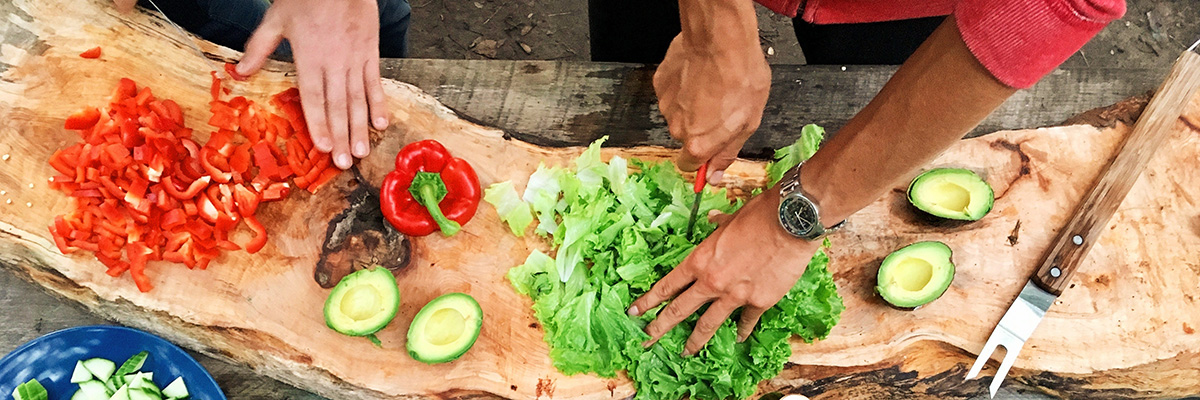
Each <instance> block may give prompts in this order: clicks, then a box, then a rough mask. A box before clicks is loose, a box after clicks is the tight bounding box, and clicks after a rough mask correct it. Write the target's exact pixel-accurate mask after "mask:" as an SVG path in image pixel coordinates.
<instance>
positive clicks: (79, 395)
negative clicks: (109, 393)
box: [71, 389, 107, 400]
mask: <svg viewBox="0 0 1200 400" xmlns="http://www.w3.org/2000/svg"><path fill="white" fill-rule="evenodd" d="M106 398H107V397H106ZM71 400H92V398H91V397H88V395H87V393H84V391H83V389H79V390H76V391H75V394H73V395H71Z"/></svg>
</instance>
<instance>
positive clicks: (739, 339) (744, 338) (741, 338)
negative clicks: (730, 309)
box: [737, 335, 746, 343]
mask: <svg viewBox="0 0 1200 400" xmlns="http://www.w3.org/2000/svg"><path fill="white" fill-rule="evenodd" d="M745 341H746V336H742V335H738V338H737V342H738V343H741V342H745Z"/></svg>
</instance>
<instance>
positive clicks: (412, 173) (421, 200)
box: [380, 140, 481, 236]
mask: <svg viewBox="0 0 1200 400" xmlns="http://www.w3.org/2000/svg"><path fill="white" fill-rule="evenodd" d="M480 197H481V189H480V187H479V178H478V177H477V176H476V175H475V170H474V169H472V168H471V165H470V164H468V163H467V162H466V161H465V160H463V159H460V158H454V157H453V156H451V155H450V152H449V151H447V150H446V148H445V147H444V146H442V145H441V143H438V142H437V141H434V140H423V141H420V142H414V143H410V144H408V145H407V146H404V148H403V149H401V150H400V153H399V154H396V170H395V171H392V172H391V173H389V174H388V175H387V176H386V177H385V178H384V180H383V186H382V188H380V207H381V209H382V211H383V216H384V218H386V219H387V220H388V222H389V223H391V224H392V226H393V227H395V228H396V230H399V231H400V232H401V233H404V234H406V235H410V236H425V235H428V234H430V233H433V231H434V230H435V229H440V230H441V231H442V234H443V235H445V236H450V235H453V234H454V233H456V232H458V230H459V229H460V228H461V224H465V223H467V221H469V220H470V219H471V217H473V216H474V215H475V209H476V208H477V207H478V206H479V199H480Z"/></svg>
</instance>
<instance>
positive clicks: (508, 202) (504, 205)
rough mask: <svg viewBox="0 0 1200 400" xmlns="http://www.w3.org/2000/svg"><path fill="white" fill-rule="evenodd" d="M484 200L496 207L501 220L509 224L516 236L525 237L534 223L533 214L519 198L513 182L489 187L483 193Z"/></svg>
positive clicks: (527, 205)
mask: <svg viewBox="0 0 1200 400" xmlns="http://www.w3.org/2000/svg"><path fill="white" fill-rule="evenodd" d="M483 200H484V201H486V202H488V203H490V204H491V205H492V206H493V207H496V213H497V214H500V220H501V221H504V222H505V223H507V224H508V229H510V230H512V233H513V234H514V235H517V236H518V237H521V236H525V228H526V227H528V226H529V224H530V223H531V222H533V214H532V213H530V211H529V204H526V203H525V202H524V201H521V197H520V196H517V190H516V189H514V188H513V184H512V182H511V181H504V182H500V183H497V184H493V185H492V186H488V188H487V189H485V190H484V191H483Z"/></svg>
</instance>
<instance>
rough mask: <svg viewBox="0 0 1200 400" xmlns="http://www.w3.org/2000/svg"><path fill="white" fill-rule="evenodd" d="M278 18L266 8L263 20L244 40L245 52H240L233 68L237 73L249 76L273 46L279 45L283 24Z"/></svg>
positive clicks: (260, 65) (265, 59) (259, 65)
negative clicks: (240, 56)
mask: <svg viewBox="0 0 1200 400" xmlns="http://www.w3.org/2000/svg"><path fill="white" fill-rule="evenodd" d="M279 19H280V17H278V16H277V14H273V13H271V11H270V10H267V14H266V15H265V16H263V22H262V23H261V24H259V25H258V29H255V30H254V33H253V34H252V35H250V39H249V40H247V41H246V52H245V53H244V54H242V59H241V61H238V64H237V67H235V69H234V70H235V71H237V73H238V75H241V76H249V75H253V74H254V73H255V72H258V70H259V68H262V66H263V64H264V63H266V62H267V58H268V57H270V56H271V53H274V52H275V48H277V47H279V43H280V42H281V41H283V25H282V22H280V21H279Z"/></svg>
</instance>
